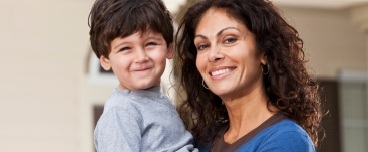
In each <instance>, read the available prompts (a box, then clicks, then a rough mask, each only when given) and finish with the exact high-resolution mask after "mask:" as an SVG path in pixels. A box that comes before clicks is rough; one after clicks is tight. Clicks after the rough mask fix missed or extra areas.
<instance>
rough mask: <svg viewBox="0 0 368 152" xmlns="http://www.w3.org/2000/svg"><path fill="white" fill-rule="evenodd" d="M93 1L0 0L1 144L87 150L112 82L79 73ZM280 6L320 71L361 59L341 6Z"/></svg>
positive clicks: (358, 40) (14, 149) (361, 42)
mask: <svg viewBox="0 0 368 152" xmlns="http://www.w3.org/2000/svg"><path fill="white" fill-rule="evenodd" d="M92 3H93V1H92V0H32V1H27V0H0V53H1V57H2V58H1V60H0V70H1V75H0V78H1V79H0V97H1V98H0V105H1V106H0V107H1V110H0V147H1V151H4V152H8V151H9V152H10V151H11V152H24V151H27V152H50V151H52V152H58V151H60V152H61V151H63V152H64V151H67V152H91V151H93V145H92V131H93V126H92V125H93V122H92V106H93V105H94V104H103V102H104V101H105V99H106V98H107V97H108V96H109V94H110V91H111V89H112V88H113V87H114V86H115V85H114V84H113V83H110V82H106V81H101V82H102V83H105V82H106V84H101V83H96V82H91V81H90V80H91V79H90V78H89V76H88V75H87V74H86V73H85V71H86V69H87V63H88V62H87V59H88V57H89V56H88V51H89V41H88V39H89V37H88V30H89V28H88V25H87V16H88V13H89V10H90V7H91V6H92ZM282 9H283V10H284V11H285V13H287V15H288V16H289V17H290V18H292V21H291V22H293V23H292V24H293V25H295V26H296V28H297V29H298V30H299V31H300V34H301V36H302V37H303V38H304V40H305V46H306V49H307V53H308V54H310V57H311V62H310V65H311V67H312V68H313V69H314V70H315V71H316V73H317V74H318V75H319V76H323V77H336V72H337V70H338V69H340V68H365V67H366V56H367V55H366V52H365V50H366V48H365V47H366V46H365V45H366V42H365V37H364V35H363V34H362V32H360V31H359V30H358V29H357V27H356V26H355V25H354V24H352V23H351V21H350V16H349V13H348V11H346V10H316V9H312V10H311V9H302V8H287V7H283V8H282Z"/></svg>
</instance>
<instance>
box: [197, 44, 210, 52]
mask: <svg viewBox="0 0 368 152" xmlns="http://www.w3.org/2000/svg"><path fill="white" fill-rule="evenodd" d="M207 47H208V45H198V46H197V50H198V51H200V50H204V49H206V48H207Z"/></svg>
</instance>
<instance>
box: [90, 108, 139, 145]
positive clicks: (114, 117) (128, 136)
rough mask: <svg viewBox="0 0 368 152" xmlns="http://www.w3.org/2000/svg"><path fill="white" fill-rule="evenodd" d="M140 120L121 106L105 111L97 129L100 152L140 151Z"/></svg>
mask: <svg viewBox="0 0 368 152" xmlns="http://www.w3.org/2000/svg"><path fill="white" fill-rule="evenodd" d="M139 128H140V127H139V124H138V120H137V119H136V118H134V116H133V115H132V114H130V113H129V112H128V111H126V110H125V109H123V108H120V107H114V108H111V109H110V110H108V111H106V112H105V113H103V115H102V116H101V118H100V120H99V121H98V124H97V126H96V129H95V135H94V136H95V147H96V150H97V151H98V152H115V151H116V152H117V151H140V145H141V136H140V134H141V133H140V132H141V131H140V129H139Z"/></svg>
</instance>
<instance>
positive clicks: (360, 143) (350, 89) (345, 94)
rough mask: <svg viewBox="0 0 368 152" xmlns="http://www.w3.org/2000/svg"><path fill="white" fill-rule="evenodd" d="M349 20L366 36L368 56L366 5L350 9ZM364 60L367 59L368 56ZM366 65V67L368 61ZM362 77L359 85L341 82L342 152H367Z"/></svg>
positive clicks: (367, 95) (367, 110) (366, 96)
mask: <svg viewBox="0 0 368 152" xmlns="http://www.w3.org/2000/svg"><path fill="white" fill-rule="evenodd" d="M351 18H352V21H353V22H354V24H355V25H357V27H359V29H361V31H362V32H364V33H365V35H366V52H367V54H368V5H361V6H356V7H353V8H351ZM366 58H367V59H368V56H367V57H366ZM366 64H367V65H368V61H367V62H366ZM367 67H368V66H367ZM366 71H368V69H366ZM364 77H365V79H363V80H362V81H361V83H349V82H342V83H341V85H340V86H341V88H340V90H342V92H341V91H340V93H341V98H340V109H341V119H342V120H341V122H342V126H341V129H342V130H341V131H342V144H343V146H342V151H343V152H350V151H354V152H367V151H368V144H367V141H368V89H367V84H368V76H367V73H366V72H365V74H363V78H364ZM344 90H345V91H344ZM327 136H328V135H327Z"/></svg>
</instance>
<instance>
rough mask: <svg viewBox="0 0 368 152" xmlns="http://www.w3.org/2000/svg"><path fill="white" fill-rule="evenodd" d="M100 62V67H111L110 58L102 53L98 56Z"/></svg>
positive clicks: (107, 68)
mask: <svg viewBox="0 0 368 152" xmlns="http://www.w3.org/2000/svg"><path fill="white" fill-rule="evenodd" d="M100 63H101V66H102V68H104V69H105V70H110V69H111V65H110V60H109V59H108V58H106V57H104V56H103V55H101V57H100Z"/></svg>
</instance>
